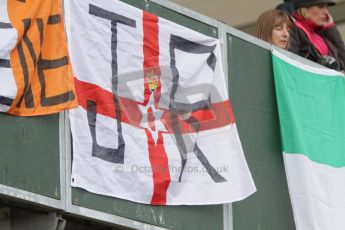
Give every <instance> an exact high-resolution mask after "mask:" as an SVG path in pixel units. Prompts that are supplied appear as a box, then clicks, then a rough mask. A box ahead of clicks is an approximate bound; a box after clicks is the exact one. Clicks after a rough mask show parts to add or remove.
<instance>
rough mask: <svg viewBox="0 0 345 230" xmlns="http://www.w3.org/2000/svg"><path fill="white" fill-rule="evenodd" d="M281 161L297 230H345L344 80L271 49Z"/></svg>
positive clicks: (336, 74) (335, 73)
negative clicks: (282, 159)
mask: <svg viewBox="0 0 345 230" xmlns="http://www.w3.org/2000/svg"><path fill="white" fill-rule="evenodd" d="M272 58H273V67H274V79H275V85H276V94H277V101H278V109H279V120H280V127H281V135H282V143H283V156H284V164H285V170H286V176H287V182H288V187H289V192H290V198H291V203H292V208H293V213H294V218H295V223H296V228H297V229H298V230H302V229H303V230H304V229H313V230H326V229H327V230H328V229H332V230H343V229H345V196H344V194H345V144H344V143H345V142H344V140H345V78H344V75H343V74H341V73H340V72H336V71H334V70H330V69H325V68H321V67H320V68H317V67H316V68H315V67H310V66H308V65H304V64H301V63H299V62H297V61H294V60H292V59H290V58H288V57H287V56H285V55H283V54H282V53H280V52H278V51H276V50H273V55H272Z"/></svg>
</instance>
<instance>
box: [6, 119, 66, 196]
mask: <svg viewBox="0 0 345 230" xmlns="http://www.w3.org/2000/svg"><path fill="white" fill-rule="evenodd" d="M0 127H1V128H0V146H1V150H0V152H1V154H0V156H1V160H0V184H2V185H6V186H10V187H13V188H16V189H21V190H25V191H28V192H32V193H35V194H38V195H42V196H46V197H51V198H54V199H60V197H61V191H60V161H59V159H60V157H59V156H60V155H59V115H58V114H56V115H50V116H41V117H15V116H10V115H5V114H0Z"/></svg>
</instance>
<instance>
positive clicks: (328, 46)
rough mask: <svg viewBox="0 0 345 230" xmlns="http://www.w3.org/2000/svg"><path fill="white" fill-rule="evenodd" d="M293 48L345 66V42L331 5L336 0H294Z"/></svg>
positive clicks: (309, 56)
mask: <svg viewBox="0 0 345 230" xmlns="http://www.w3.org/2000/svg"><path fill="white" fill-rule="evenodd" d="M292 4H293V6H294V8H295V10H296V11H295V12H292V20H293V23H294V26H293V27H292V29H291V30H290V45H289V50H290V51H291V52H293V53H296V54H298V55H300V56H302V57H304V58H307V59H309V60H312V61H314V62H317V63H319V64H321V65H324V66H326V67H329V68H332V69H335V70H344V63H345V45H344V42H343V40H342V38H341V35H340V33H339V31H338V29H337V28H336V26H335V25H334V22H333V19H332V16H331V15H330V14H329V12H328V6H332V5H335V2H333V1H332V0H292Z"/></svg>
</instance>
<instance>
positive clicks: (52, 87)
mask: <svg viewBox="0 0 345 230" xmlns="http://www.w3.org/2000/svg"><path fill="white" fill-rule="evenodd" d="M76 106H77V102H76V100H75V89H74V82H73V75H72V68H71V65H70V62H69V57H68V51H67V42H66V34H65V30H64V23H63V17H62V0H13V1H12V0H11V1H7V0H1V1H0V112H7V113H10V114H14V115H22V116H33V115H42V114H49V113H55V112H59V111H61V110H63V109H67V108H72V107H76Z"/></svg>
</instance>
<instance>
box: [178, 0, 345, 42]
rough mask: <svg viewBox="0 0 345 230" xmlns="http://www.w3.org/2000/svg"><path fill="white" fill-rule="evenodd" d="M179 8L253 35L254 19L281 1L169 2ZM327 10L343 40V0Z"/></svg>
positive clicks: (336, 0) (281, 0)
mask: <svg viewBox="0 0 345 230" xmlns="http://www.w3.org/2000/svg"><path fill="white" fill-rule="evenodd" d="M171 1H172V2H175V3H177V4H179V5H181V6H184V7H186V8H189V9H191V10H194V11H196V12H199V13H201V14H204V15H206V16H209V17H211V18H215V19H217V20H220V21H222V22H224V23H226V24H228V25H230V26H233V27H235V28H237V29H240V30H242V31H244V32H246V33H249V34H253V33H254V29H255V23H256V19H257V18H258V17H259V15H260V14H261V13H262V12H264V11H265V10H268V9H272V8H275V7H276V6H277V5H278V4H280V3H282V2H283V0H254V1H253V0H240V1H235V0H212V1H209V0H171ZM335 2H336V3H337V4H336V5H335V6H332V7H330V8H329V10H330V12H331V14H332V16H333V19H334V21H335V23H336V25H337V26H338V29H339V30H340V32H341V34H342V37H343V40H344V39H345V0H335Z"/></svg>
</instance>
